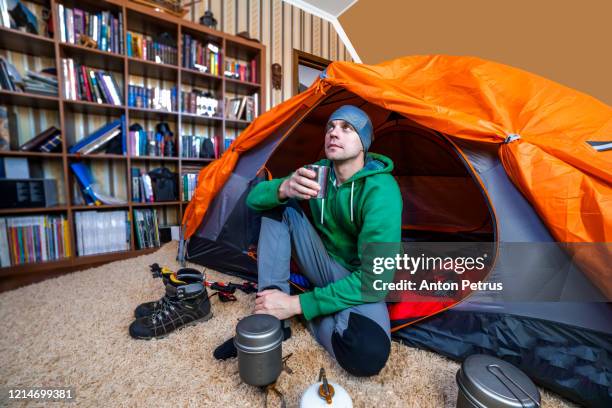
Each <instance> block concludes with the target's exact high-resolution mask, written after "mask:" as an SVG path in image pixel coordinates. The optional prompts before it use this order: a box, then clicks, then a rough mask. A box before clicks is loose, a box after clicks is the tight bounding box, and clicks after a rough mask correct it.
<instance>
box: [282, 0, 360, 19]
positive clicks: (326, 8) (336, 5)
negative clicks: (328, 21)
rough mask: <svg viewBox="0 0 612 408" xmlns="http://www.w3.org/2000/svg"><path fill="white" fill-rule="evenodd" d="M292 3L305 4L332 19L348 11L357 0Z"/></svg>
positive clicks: (319, 0)
mask: <svg viewBox="0 0 612 408" xmlns="http://www.w3.org/2000/svg"><path fill="white" fill-rule="evenodd" d="M291 2H292V3H294V4H295V3H305V4H307V5H309V6H310V7H313V8H315V9H318V10H320V11H322V12H324V13H326V14H329V15H330V16H332V17H338V16H339V15H340V14H342V13H343V12H344V11H345V10H346V9H348V8H349V7H350V6H352V5H353V3H356V2H357V0H298V1H296V0H293V1H291Z"/></svg>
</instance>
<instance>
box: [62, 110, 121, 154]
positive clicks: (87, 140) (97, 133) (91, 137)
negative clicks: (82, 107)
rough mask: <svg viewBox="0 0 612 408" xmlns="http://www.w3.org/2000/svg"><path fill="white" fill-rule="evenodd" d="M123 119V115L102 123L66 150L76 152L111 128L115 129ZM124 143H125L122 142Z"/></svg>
mask: <svg viewBox="0 0 612 408" xmlns="http://www.w3.org/2000/svg"><path fill="white" fill-rule="evenodd" d="M123 121H124V119H123V116H122V119H117V120H115V121H113V122H110V123H107V124H106V125H104V126H102V127H101V128H99V129H97V130H96V131H95V132H93V133H92V134H91V135H89V136H87V137H84V138H83V139H81V140H80V141H79V142H78V143H77V144H75V145H73V146H72V147H71V148H70V149H69V150H68V152H69V153H78V152H79V151H80V150H81V149H82V148H84V147H85V146H87V145H89V144H90V143H92V142H94V141H95V140H97V139H99V138H100V137H102V136H104V135H105V134H107V133H108V132H111V131H112V130H114V129H116V128H117V127H119V126H122V122H123ZM124 145H125V143H124ZM124 149H125V148H124Z"/></svg>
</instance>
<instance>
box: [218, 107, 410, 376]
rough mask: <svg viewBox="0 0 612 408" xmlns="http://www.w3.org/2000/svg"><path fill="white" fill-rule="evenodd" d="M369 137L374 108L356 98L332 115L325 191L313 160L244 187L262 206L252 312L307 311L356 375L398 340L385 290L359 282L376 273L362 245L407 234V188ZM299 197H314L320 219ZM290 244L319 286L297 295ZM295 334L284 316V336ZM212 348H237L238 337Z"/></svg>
mask: <svg viewBox="0 0 612 408" xmlns="http://www.w3.org/2000/svg"><path fill="white" fill-rule="evenodd" d="M371 141H372V123H371V121H370V118H369V117H368V115H367V114H366V113H365V112H364V111H362V110H361V109H359V108H357V107H355V106H352V105H345V106H342V107H340V108H339V109H338V110H336V111H335V112H334V113H333V114H332V115H331V116H330V118H329V121H328V123H327V127H326V132H325V156H326V158H327V159H325V160H321V161H320V162H318V163H317V164H322V165H327V166H330V167H331V168H330V171H329V179H328V183H327V196H326V198H325V199H316V198H313V197H315V196H316V195H317V192H318V191H319V189H320V186H319V185H318V184H317V183H316V182H315V181H314V180H313V178H314V177H315V173H314V171H312V170H307V169H306V168H300V169H298V170H297V171H296V172H294V173H292V174H291V175H289V176H287V177H285V178H282V179H274V180H270V181H265V182H261V183H259V184H258V185H257V186H255V188H253V190H252V191H251V192H250V194H249V195H248V197H247V204H248V206H249V207H251V208H252V209H254V210H257V211H262V212H264V213H263V214H262V221H261V231H260V235H259V243H258V250H257V263H258V274H259V277H258V280H259V282H258V283H259V285H258V286H259V288H260V292H259V293H258V294H257V299H256V301H255V310H254V312H255V313H266V314H271V315H274V316H276V317H278V318H279V319H288V318H290V317H292V316H295V315H299V314H303V315H304V317H305V318H306V320H307V321H308V326H309V329H310V331H311V333H312V334H313V335H314V336H315V338H316V339H317V341H318V342H319V343H320V344H321V345H322V346H323V347H325V349H326V350H327V351H328V352H329V353H330V354H331V355H332V356H333V357H335V358H336V360H337V361H338V362H339V363H340V365H341V366H342V367H343V368H344V369H345V370H347V371H348V372H349V373H351V374H353V375H356V376H371V375H376V374H378V373H379V372H380V370H381V369H382V368H383V367H384V366H385V364H386V362H387V358H388V356H389V351H390V348H391V336H390V325H389V315H388V313H387V307H386V304H385V302H384V296H385V293H380V294H379V295H378V296H375V298H374V299H372V298H371V296H370V299H368V300H367V301H364V296H362V282H363V281H364V280H365V278H370V277H372V269H371V266H370V268H368V267H367V265H364V264H365V263H367V262H363V261H364V253H363V252H362V251H363V247H364V244H366V243H379V242H380V243H388V242H392V243H398V242H400V239H401V213H402V196H401V193H400V190H399V186H398V185H397V182H396V181H395V179H394V178H393V176H392V175H391V171H392V170H393V163H392V162H391V160H390V159H389V158H387V157H385V156H382V155H379V154H374V153H367V151H368V148H369V147H370V144H371ZM296 200H309V205H310V209H311V211H312V217H313V220H314V227H313V225H312V224H311V223H310V221H309V220H308V218H307V217H306V215H305V214H304V213H303V212H302V210H301V208H300V206H299V204H298V203H297V201H296ZM292 254H293V256H294V259H295V261H296V263H297V264H298V267H299V269H300V271H301V273H303V274H304V275H305V276H306V277H307V278H308V280H309V281H310V282H311V283H312V284H313V285H314V286H315V288H314V290H312V291H310V292H306V293H303V294H301V295H299V296H290V295H289V283H288V279H289V263H290V258H291V256H292ZM391 278H392V276H391ZM387 279H389V276H387ZM367 302H369V303H367ZM290 336H291V332H290V329H289V327H288V326H285V339H287V338H288V337H290ZM214 355H215V357H216V358H218V359H225V358H229V357H234V356H236V349H235V347H234V345H233V342H232V339H229V340H228V341H226V342H225V343H223V344H222V345H220V346H219V347H218V348H217V349H216V350H215V353H214Z"/></svg>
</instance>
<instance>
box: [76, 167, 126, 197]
mask: <svg viewBox="0 0 612 408" xmlns="http://www.w3.org/2000/svg"><path fill="white" fill-rule="evenodd" d="M70 168H71V169H72V171H73V172H74V175H75V176H76V178H77V180H78V182H79V185H80V186H81V192H82V193H83V198H84V199H85V202H86V203H87V204H88V205H100V204H108V205H121V204H125V201H123V200H120V199H118V198H115V197H112V196H109V195H107V194H104V193H102V191H101V189H100V187H99V185H98V184H97V183H96V182H95V179H94V178H93V176H92V175H91V172H90V171H89V168H88V167H87V166H86V165H84V164H83V163H70Z"/></svg>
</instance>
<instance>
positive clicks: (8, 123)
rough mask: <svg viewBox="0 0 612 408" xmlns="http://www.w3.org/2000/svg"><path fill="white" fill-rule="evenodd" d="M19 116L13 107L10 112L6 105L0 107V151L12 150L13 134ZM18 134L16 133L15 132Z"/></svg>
mask: <svg viewBox="0 0 612 408" xmlns="http://www.w3.org/2000/svg"><path fill="white" fill-rule="evenodd" d="M16 119H17V115H16V114H15V110H14V108H13V107H11V109H10V110H9V108H8V107H7V106H6V105H0V151H6V150H11V148H12V147H14V146H12V145H11V144H16V143H17V142H15V143H11V133H13V132H12V130H13V127H14V125H15V124H16V122H17V120H16ZM15 133H16V132H15Z"/></svg>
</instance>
